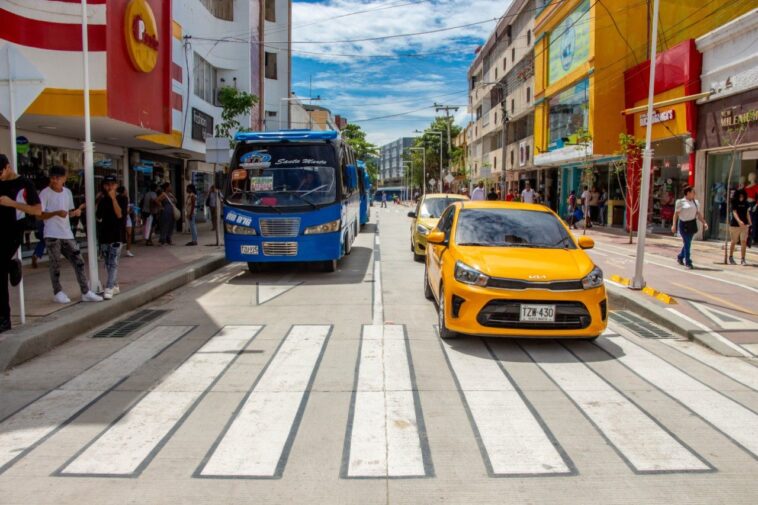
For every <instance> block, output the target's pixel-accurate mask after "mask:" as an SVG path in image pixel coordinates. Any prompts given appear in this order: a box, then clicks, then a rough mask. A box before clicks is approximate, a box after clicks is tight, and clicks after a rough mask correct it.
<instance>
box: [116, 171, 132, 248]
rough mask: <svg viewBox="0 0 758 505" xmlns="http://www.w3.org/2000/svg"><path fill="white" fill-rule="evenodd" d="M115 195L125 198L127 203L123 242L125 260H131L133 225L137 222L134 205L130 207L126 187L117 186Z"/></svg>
mask: <svg viewBox="0 0 758 505" xmlns="http://www.w3.org/2000/svg"><path fill="white" fill-rule="evenodd" d="M116 193H117V194H118V195H119V196H123V197H124V198H126V201H127V202H128V206H127V210H126V240H125V241H124V245H125V246H126V252H125V253H124V255H125V256H126V257H127V258H133V257H134V253H133V252H132V241H133V240H134V225H135V222H136V220H137V216H136V215H135V214H134V205H132V201H131V198H129V192H128V191H127V190H126V186H119V187H118V189H117V190H116Z"/></svg>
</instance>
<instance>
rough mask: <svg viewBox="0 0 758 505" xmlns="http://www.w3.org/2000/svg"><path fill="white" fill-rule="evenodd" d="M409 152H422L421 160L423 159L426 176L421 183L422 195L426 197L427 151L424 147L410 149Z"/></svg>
mask: <svg viewBox="0 0 758 505" xmlns="http://www.w3.org/2000/svg"><path fill="white" fill-rule="evenodd" d="M408 150H409V151H421V159H422V161H423V164H424V175H423V179H422V182H421V194H422V195H425V194H426V149H424V148H423V147H409V148H408Z"/></svg>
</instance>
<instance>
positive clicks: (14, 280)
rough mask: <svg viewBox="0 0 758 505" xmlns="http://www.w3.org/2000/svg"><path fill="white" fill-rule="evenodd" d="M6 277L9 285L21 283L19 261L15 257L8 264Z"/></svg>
mask: <svg viewBox="0 0 758 505" xmlns="http://www.w3.org/2000/svg"><path fill="white" fill-rule="evenodd" d="M8 278H9V279H10V281H11V286H18V285H19V284H20V283H21V262H20V261H19V260H18V259H17V258H13V259H12V260H11V262H10V265H9V266H8Z"/></svg>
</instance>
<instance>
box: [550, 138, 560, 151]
mask: <svg viewBox="0 0 758 505" xmlns="http://www.w3.org/2000/svg"><path fill="white" fill-rule="evenodd" d="M562 148H563V139H562V138H561V139H556V140H554V141H552V142H550V143H549V144H548V145H547V150H548V151H555V150H556V149H562Z"/></svg>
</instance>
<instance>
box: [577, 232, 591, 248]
mask: <svg viewBox="0 0 758 505" xmlns="http://www.w3.org/2000/svg"><path fill="white" fill-rule="evenodd" d="M579 247H580V248H582V249H592V248H593V247H595V241H594V240H592V238H590V237H588V236H586V235H582V236H581V237H579Z"/></svg>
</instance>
